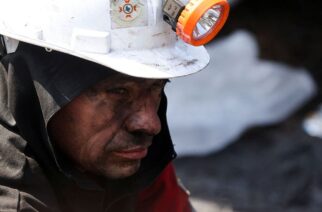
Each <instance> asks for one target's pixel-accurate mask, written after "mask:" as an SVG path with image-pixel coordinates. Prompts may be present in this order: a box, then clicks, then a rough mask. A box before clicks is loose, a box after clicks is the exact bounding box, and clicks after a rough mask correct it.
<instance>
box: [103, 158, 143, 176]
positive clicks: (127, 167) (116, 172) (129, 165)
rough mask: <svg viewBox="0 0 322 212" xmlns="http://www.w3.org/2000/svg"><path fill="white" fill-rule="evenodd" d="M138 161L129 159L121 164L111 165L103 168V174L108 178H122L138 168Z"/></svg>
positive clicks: (132, 173) (133, 172) (130, 174)
mask: <svg viewBox="0 0 322 212" xmlns="http://www.w3.org/2000/svg"><path fill="white" fill-rule="evenodd" d="M140 164H141V163H140V161H135V162H133V161H130V162H126V163H122V164H121V165H119V164H118V165H114V164H113V165H112V166H109V167H108V168H105V169H103V173H101V174H103V176H105V177H107V178H110V179H122V178H126V177H130V176H132V175H134V174H135V173H136V172H137V171H138V170H139V168H140Z"/></svg>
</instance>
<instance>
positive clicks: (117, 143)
mask: <svg viewBox="0 0 322 212" xmlns="http://www.w3.org/2000/svg"><path fill="white" fill-rule="evenodd" d="M153 138H154V136H150V135H147V134H144V133H133V134H128V135H127V136H121V137H115V138H114V139H113V140H112V142H110V143H109V144H107V145H106V147H105V150H106V151H108V152H111V151H122V150H126V149H136V148H148V147H149V146H151V145H152V141H153Z"/></svg>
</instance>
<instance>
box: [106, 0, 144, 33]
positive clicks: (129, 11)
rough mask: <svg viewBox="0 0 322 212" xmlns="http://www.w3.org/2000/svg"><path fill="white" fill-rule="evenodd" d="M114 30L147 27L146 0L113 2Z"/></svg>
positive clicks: (115, 0)
mask: <svg viewBox="0 0 322 212" xmlns="http://www.w3.org/2000/svg"><path fill="white" fill-rule="evenodd" d="M111 19H112V29H117V28H129V27H137V26H146V25H147V23H148V19H147V3H146V0H112V1H111Z"/></svg>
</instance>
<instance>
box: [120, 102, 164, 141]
mask: <svg viewBox="0 0 322 212" xmlns="http://www.w3.org/2000/svg"><path fill="white" fill-rule="evenodd" d="M158 108H159V103H158V102H155V101H153V99H152V98H151V99H150V98H143V100H141V101H139V103H138V104H136V105H135V106H134V109H133V112H132V113H131V114H130V115H129V117H128V119H127V120H126V128H127V130H128V131H129V132H131V133H144V134H147V135H150V136H154V135H157V134H158V133H159V132H160V131H161V122H160V118H159V116H158Z"/></svg>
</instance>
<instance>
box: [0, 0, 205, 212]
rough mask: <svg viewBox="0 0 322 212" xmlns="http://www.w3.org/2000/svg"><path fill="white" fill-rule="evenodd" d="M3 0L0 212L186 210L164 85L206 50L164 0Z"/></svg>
mask: <svg viewBox="0 0 322 212" xmlns="http://www.w3.org/2000/svg"><path fill="white" fill-rule="evenodd" d="M73 3H74V4H73ZM0 4H1V5H2V8H3V11H4V13H2V14H4V15H2V16H1V15H0V20H1V21H0V34H2V35H5V37H3V38H4V39H3V42H2V44H3V45H2V47H3V49H4V50H5V51H3V52H5V54H3V56H2V59H1V65H0V82H1V83H0V99H1V102H0V134H1V138H0V211H77V212H79V211H176V212H177V211H191V207H190V204H189V201H188V195H187V193H186V192H185V191H184V190H183V189H182V188H181V187H180V186H179V185H178V182H177V180H176V177H175V173H174V169H173V166H172V163H171V161H172V160H173V159H174V158H175V157H176V154H175V151H174V149H173V144H172V141H171V138H170V135H169V130H168V127H167V122H166V104H167V103H166V97H165V95H164V86H165V84H166V83H167V78H172V77H177V76H182V75H186V74H190V73H194V72H196V71H199V70H201V69H202V68H203V67H204V66H205V65H206V64H207V63H208V61H209V57H208V54H207V52H206V50H205V49H204V48H203V47H192V46H189V45H187V44H184V43H182V42H180V41H177V40H176V38H175V34H174V33H172V32H171V29H170V27H169V26H167V25H166V23H165V22H163V21H162V10H161V1H160V2H153V4H151V3H149V4H148V3H147V2H146V1H140V2H139V1H111V2H110V1H96V2H94V3H93V2H91V1H84V2H82V4H81V5H79V6H77V7H76V1H75V2H72V1H70V2H66V1H60V0H57V1H39V0H33V1H32V2H30V1H29V2H28V3H25V2H20V1H19V5H20V6H21V7H19V8H15V6H14V5H18V3H17V2H15V1H10V3H8V2H7V1H4V2H0ZM77 4H79V2H77ZM31 5H32V6H31ZM13 8H15V9H16V10H17V11H16V12H15V13H13V12H12V11H13V10H12V9H13ZM77 8H78V9H77ZM105 8H110V9H111V13H107V12H106V10H105ZM120 8H121V9H120ZM124 8H125V9H126V10H125V9H124ZM131 8H132V9H133V10H131ZM46 9H47V10H46ZM44 11H46V13H45V14H43V12H44ZM66 11H68V13H66ZM13 14H15V15H13ZM88 14H90V15H88ZM16 16H20V17H16ZM88 19H90V20H89V21H90V24H89V23H88ZM125 19H126V20H125ZM57 22H59V23H57ZM102 22H103V23H102ZM39 26H41V27H40V28H38V27H39Z"/></svg>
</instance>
